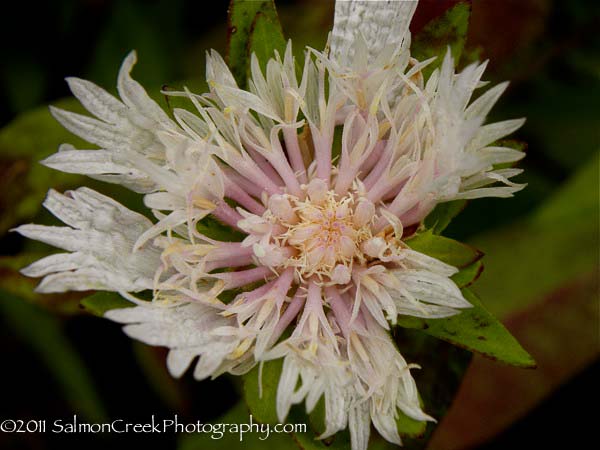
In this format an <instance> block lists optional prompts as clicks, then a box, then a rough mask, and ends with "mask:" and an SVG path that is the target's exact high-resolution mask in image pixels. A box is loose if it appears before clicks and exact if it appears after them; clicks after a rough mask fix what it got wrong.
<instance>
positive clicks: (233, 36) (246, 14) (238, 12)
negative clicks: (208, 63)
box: [227, 0, 283, 88]
mask: <svg viewBox="0 0 600 450" xmlns="http://www.w3.org/2000/svg"><path fill="white" fill-rule="evenodd" d="M259 14H260V15H262V16H263V18H264V19H259V22H263V23H261V24H259V25H258V26H259V28H260V29H261V30H262V31H261V33H263V31H266V30H268V29H271V30H272V29H274V28H279V31H280V32H281V26H280V25H278V24H279V18H278V17H277V10H276V9H275V3H274V2H273V0H255V1H245V0H232V1H231V3H230V5H229V14H228V19H227V20H228V30H227V40H228V49H227V62H228V64H229V68H230V69H231V72H232V73H233V76H234V77H235V79H236V81H237V83H238V85H239V86H240V87H241V88H243V87H245V86H246V81H247V76H248V67H249V66H250V59H249V57H248V55H249V53H248V50H249V48H250V44H249V42H250V36H251V33H252V30H253V28H254V29H256V26H257V24H256V21H257V16H258V15H259ZM276 34H277V33H276ZM281 36H282V37H283V34H281ZM271 55H272V52H271Z"/></svg>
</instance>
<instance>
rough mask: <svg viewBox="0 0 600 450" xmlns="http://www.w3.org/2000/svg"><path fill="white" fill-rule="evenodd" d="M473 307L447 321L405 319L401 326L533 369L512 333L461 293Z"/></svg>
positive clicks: (472, 296) (467, 294)
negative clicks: (419, 330)
mask: <svg viewBox="0 0 600 450" xmlns="http://www.w3.org/2000/svg"><path fill="white" fill-rule="evenodd" d="M462 292H463V295H464V297H465V299H467V300H468V301H469V302H470V303H471V304H472V305H473V307H472V308H468V309H464V310H463V311H461V312H460V313H459V314H457V315H455V316H452V317H448V318H444V319H419V318H416V317H402V318H400V319H399V320H398V325H400V326H402V327H405V328H415V329H421V330H423V331H424V332H425V333H427V334H429V335H431V336H434V337H437V338H439V339H442V340H444V341H446V342H449V343H451V344H453V345H456V346H458V347H461V348H464V349H466V350H469V351H471V352H476V353H480V354H482V355H483V356H486V357H487V358H490V359H493V360H496V361H500V362H503V363H506V364H510V365H512V366H517V367H525V368H533V367H535V361H534V360H533V358H532V357H531V356H530V355H529V353H527V352H526V351H525V350H524V349H523V347H521V345H520V344H519V342H518V341H517V340H516V339H515V338H514V337H513V336H512V335H511V334H510V332H509V331H508V330H507V329H506V328H505V327H504V325H502V323H500V321H498V319H496V318H495V317H494V316H492V315H491V314H490V313H489V312H488V311H487V310H486V309H485V308H484V306H483V305H482V304H481V301H480V300H479V299H478V298H477V296H476V295H475V294H473V293H472V292H471V291H470V290H468V289H463V290H462Z"/></svg>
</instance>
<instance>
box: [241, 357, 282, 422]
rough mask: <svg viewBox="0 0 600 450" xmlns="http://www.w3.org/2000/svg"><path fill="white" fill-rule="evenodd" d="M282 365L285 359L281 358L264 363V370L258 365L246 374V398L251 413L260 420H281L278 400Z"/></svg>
mask: <svg viewBox="0 0 600 450" xmlns="http://www.w3.org/2000/svg"><path fill="white" fill-rule="evenodd" d="M282 366H283V359H282V358H279V359H276V360H274V361H267V362H265V363H263V365H262V371H261V366H260V365H258V366H256V367H255V368H254V369H252V370H251V371H250V372H248V373H247V374H246V375H244V399H245V400H246V404H247V405H248V409H249V410H250V413H251V414H252V415H253V416H254V417H255V418H256V420H258V421H259V422H262V423H271V424H275V423H278V422H279V421H278V419H277V410H276V401H277V386H278V385H279V377H280V376H281V369H282ZM261 372H262V373H261ZM259 374H260V375H261V376H260V377H259ZM261 386H262V392H261ZM261 393H262V395H261Z"/></svg>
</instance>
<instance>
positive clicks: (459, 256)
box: [405, 230, 483, 268]
mask: <svg viewBox="0 0 600 450" xmlns="http://www.w3.org/2000/svg"><path fill="white" fill-rule="evenodd" d="M405 243H406V245H408V246H409V247H410V248H412V249H413V250H415V251H417V252H420V253H424V254H426V255H429V256H431V257H432V258H436V259H439V260H440V261H442V262H445V263H446V264H450V265H451V266H454V267H458V268H464V267H467V266H470V265H471V264H474V263H475V262H477V261H479V260H480V259H481V258H482V257H483V253H482V252H480V251H479V250H477V249H476V248H475V247H471V246H470V245H467V244H463V243H461V242H458V241H455V240H454V239H450V238H447V237H443V236H437V235H435V234H433V231H432V230H426V231H425V232H422V233H417V234H415V235H414V236H413V237H411V238H409V239H407V240H406V241H405Z"/></svg>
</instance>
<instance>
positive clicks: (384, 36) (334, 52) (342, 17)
mask: <svg viewBox="0 0 600 450" xmlns="http://www.w3.org/2000/svg"><path fill="white" fill-rule="evenodd" d="M417 3H418V2H417V1H416V0H415V1H393V0H392V1H390V0H388V1H364V0H349V1H338V2H336V3H335V16H334V25H333V31H332V32H331V52H330V55H331V56H332V57H333V58H334V59H336V60H337V61H338V63H340V64H341V65H342V66H346V67H347V66H350V65H351V62H352V61H353V58H354V57H355V54H354V53H355V48H356V45H357V42H358V41H359V39H360V38H359V37H360V36H361V35H362V36H364V40H365V43H366V45H367V49H368V57H369V62H372V61H373V60H374V59H375V58H377V56H379V54H380V53H381V52H382V51H383V50H384V48H386V47H392V48H394V49H395V48H397V47H399V46H400V44H401V43H402V40H403V39H404V38H405V36H406V34H407V33H408V26H409V24H410V21H411V20H412V16H413V14H414V12H415V9H416V7H417Z"/></svg>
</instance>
